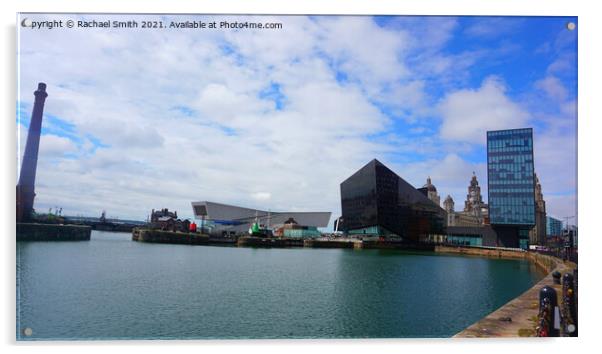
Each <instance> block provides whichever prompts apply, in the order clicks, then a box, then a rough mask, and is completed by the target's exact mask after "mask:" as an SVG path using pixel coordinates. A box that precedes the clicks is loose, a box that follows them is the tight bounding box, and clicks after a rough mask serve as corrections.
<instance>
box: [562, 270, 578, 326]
mask: <svg viewBox="0 0 602 354" xmlns="http://www.w3.org/2000/svg"><path fill="white" fill-rule="evenodd" d="M562 334H563V336H566V337H576V336H577V309H576V307H575V283H574V277H573V275H572V274H570V273H566V274H565V275H564V277H562Z"/></svg>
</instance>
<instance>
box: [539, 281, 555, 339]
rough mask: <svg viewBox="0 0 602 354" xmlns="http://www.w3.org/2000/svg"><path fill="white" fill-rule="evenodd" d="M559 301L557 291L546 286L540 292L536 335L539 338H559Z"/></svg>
mask: <svg viewBox="0 0 602 354" xmlns="http://www.w3.org/2000/svg"><path fill="white" fill-rule="evenodd" d="M557 312H558V300H557V298H556V290H554V288H552V287H550V286H544V287H543V288H541V290H540V291H539V315H538V316H537V328H536V335H537V336H538V337H558V335H559V333H558V329H559V328H560V323H559V320H560V319H559V318H558V317H559V316H558V314H557Z"/></svg>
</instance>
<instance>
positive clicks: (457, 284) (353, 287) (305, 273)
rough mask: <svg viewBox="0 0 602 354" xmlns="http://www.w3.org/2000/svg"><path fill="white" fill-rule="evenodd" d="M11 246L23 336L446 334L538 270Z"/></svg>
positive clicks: (410, 255)
mask: <svg viewBox="0 0 602 354" xmlns="http://www.w3.org/2000/svg"><path fill="white" fill-rule="evenodd" d="M17 246H18V248H17V257H18V259H19V260H20V261H19V264H20V267H19V269H18V273H17V275H18V284H19V289H21V291H20V292H19V295H18V301H19V302H20V303H21V304H22V306H21V307H20V311H19V312H18V321H17V324H18V325H19V327H18V328H17V330H18V331H19V334H18V335H19V336H20V339H21V340H66V339H75V336H74V335H73V334H72V333H77V339H80V340H84V339H85V340H109V339H211V338H228V339H243V338H250V337H253V338H280V339H284V338H369V337H370V338H402V337H424V336H436V337H452V336H454V335H455V334H457V333H459V332H460V331H462V330H464V329H465V328H467V327H468V326H470V325H472V324H473V323H475V322H477V321H478V320H480V319H481V318H483V317H485V316H486V315H488V314H489V313H491V312H492V311H494V310H496V309H497V308H499V307H500V306H502V305H503V304H505V303H507V302H508V301H510V300H512V299H513V298H515V297H516V296H519V295H520V294H522V293H523V292H524V291H526V290H528V289H529V288H531V287H532V286H533V285H535V284H536V283H537V282H538V281H539V280H540V279H541V278H542V277H543V276H544V273H543V272H542V271H541V270H540V269H539V268H538V267H535V266H534V265H533V264H532V263H530V262H529V261H528V260H525V259H499V258H493V257H490V258H483V257H466V256H463V255H454V254H443V253H433V252H419V251H414V252H406V251H402V250H378V249H362V250H358V249H352V248H305V247H291V248H263V247H211V246H188V245H183V244H165V243H162V244H150V243H146V242H133V241H132V240H131V234H127V233H114V232H102V231H96V230H93V231H92V236H91V239H90V241H87V242H53V243H45V242H19V243H18V245H17ZM65 254H69V257H65V256H64V255H65ZM467 267H469V268H470V269H472V271H471V274H470V275H467V274H466V273H465V271H464V269H466V268H467ZM508 279H512V281H511V282H509V281H508ZM475 283H479V284H483V286H480V287H474V284H475ZM374 289H378V291H374ZM442 289H445V296H442V295H441V291H442ZM48 309H51V310H50V311H49V310H48ZM243 309H244V310H243ZM106 318H119V321H106V320H104V319H106ZM157 323H160V324H161V325H160V326H158V325H157ZM25 327H28V328H31V329H32V331H33V335H32V336H30V337H25V336H23V335H22V330H23V329H24V328H25Z"/></svg>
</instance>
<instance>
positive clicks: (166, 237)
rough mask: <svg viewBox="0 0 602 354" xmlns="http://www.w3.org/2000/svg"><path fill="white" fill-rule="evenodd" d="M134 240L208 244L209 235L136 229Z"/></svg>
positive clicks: (133, 234) (133, 235) (133, 233)
mask: <svg viewBox="0 0 602 354" xmlns="http://www.w3.org/2000/svg"><path fill="white" fill-rule="evenodd" d="M132 240H133V241H138V242H149V243H173V244H183V245H207V244H209V236H207V235H201V234H196V233H186V232H173V231H162V230H150V229H134V230H133V231H132Z"/></svg>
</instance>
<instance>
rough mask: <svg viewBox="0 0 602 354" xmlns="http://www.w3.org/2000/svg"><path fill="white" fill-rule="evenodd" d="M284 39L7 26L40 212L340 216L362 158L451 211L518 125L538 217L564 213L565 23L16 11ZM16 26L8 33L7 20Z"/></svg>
mask: <svg viewBox="0 0 602 354" xmlns="http://www.w3.org/2000/svg"><path fill="white" fill-rule="evenodd" d="M23 17H28V18H29V19H33V20H36V21H37V20H43V19H51V20H53V19H63V20H67V19H74V20H78V19H86V20H92V19H96V20H107V19H110V20H128V19H135V20H138V22H140V21H142V20H160V21H163V24H164V26H168V25H169V24H170V22H171V21H178V22H182V21H186V20H188V21H203V22H207V23H209V22H212V21H216V22H217V23H218V25H219V22H220V21H239V22H244V21H249V22H262V23H266V22H273V23H282V28H281V29H271V30H266V29H264V30H252V29H238V30H234V29H213V30H212V29H204V30H201V29H187V30H183V29H169V28H164V29H161V30H159V29H156V30H152V29H150V30H149V29H142V28H138V29H86V30H84V29H68V28H62V29H57V28H55V29H52V30H48V29H43V30H35V29H31V28H23V27H21V28H20V31H19V48H18V68H19V87H18V95H19V97H18V98H19V102H18V105H17V128H18V132H17V134H18V138H19V139H18V141H19V145H20V146H19V150H18V155H19V156H20V155H21V154H22V152H23V147H24V144H25V138H26V136H27V127H28V126H29V120H30V114H31V109H32V104H33V91H35V89H36V87H37V83H38V82H45V83H47V85H48V89H47V91H48V94H49V96H48V99H47V101H46V106H45V116H44V122H43V132H42V134H43V135H42V139H41V143H40V158H39V161H38V174H37V181H36V193H37V196H36V204H35V208H36V209H37V210H38V211H41V212H46V211H48V208H50V207H52V208H54V207H55V206H58V207H62V208H63V214H67V215H89V216H99V215H100V213H101V211H102V210H103V209H105V210H106V211H107V215H108V216H109V217H119V218H129V219H137V220H145V219H146V217H147V215H148V214H149V212H150V210H151V209H152V208H155V209H158V208H164V207H167V208H169V209H175V210H177V211H178V214H179V215H181V216H184V217H192V210H191V207H190V202H191V201H200V200H210V201H216V202H222V203H231V204H236V205H240V206H247V207H257V208H262V209H270V210H274V211H278V210H294V211H331V212H332V213H333V217H336V216H338V215H340V194H339V185H340V183H341V182H342V181H343V180H344V179H346V178H347V177H348V176H350V175H351V174H352V173H354V172H355V171H356V170H358V169H359V168H361V167H362V166H363V165H364V164H366V163H367V162H368V161H370V160H371V159H373V158H377V159H379V160H380V161H381V162H383V163H384V164H386V165H387V166H389V167H390V168H391V169H392V170H393V171H395V172H396V173H397V174H398V175H400V176H401V177H402V178H404V179H405V180H407V181H408V182H410V183H411V184H412V185H414V186H415V187H421V186H422V185H423V184H424V183H425V180H426V178H427V176H431V177H432V180H433V183H434V184H435V185H436V186H437V188H438V190H439V193H440V195H441V198H442V200H443V199H444V198H445V197H446V196H447V195H448V194H449V195H451V196H452V197H453V198H454V200H455V202H456V209H458V207H461V206H462V205H463V202H464V200H465V199H466V192H467V186H468V183H469V180H470V177H471V175H472V172H473V171H474V172H475V173H476V174H477V177H478V178H479V181H480V183H481V185H482V192H483V196H484V198H485V199H486V198H487V183H486V181H487V173H486V151H485V148H486V146H485V144H486V134H485V132H486V131H487V130H495V129H506V128H521V127H533V129H534V139H535V143H534V146H535V170H536V172H537V174H538V175H539V177H540V181H541V184H542V187H543V193H544V198H545V200H546V202H547V209H548V215H551V216H555V217H558V218H562V217H565V216H572V215H576V195H577V194H576V191H577V184H576V173H577V172H576V157H577V151H576V142H577V137H576V134H577V130H576V128H577V104H576V102H577V89H576V87H577V61H576V60H577V29H575V30H573V31H570V30H568V29H567V27H566V24H567V22H569V21H572V22H575V23H576V18H559V17H556V18H552V17H538V18H535V17H514V18H502V17H460V18H457V17H395V16H384V17H369V16H319V17H303V16H269V17H268V16H255V17H242V16H189V15H186V16H144V17H136V16H133V15H121V16H120V15H111V16H110V17H108V16H100V15H95V16H89V15H88V16H76V15H64V16H61V15H55V16H41V15H35V16H34V15H28V16H26V15H23V16H22V18H23ZM22 18H21V19H22Z"/></svg>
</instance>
